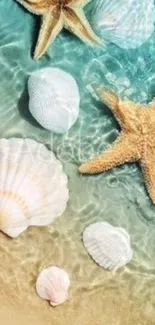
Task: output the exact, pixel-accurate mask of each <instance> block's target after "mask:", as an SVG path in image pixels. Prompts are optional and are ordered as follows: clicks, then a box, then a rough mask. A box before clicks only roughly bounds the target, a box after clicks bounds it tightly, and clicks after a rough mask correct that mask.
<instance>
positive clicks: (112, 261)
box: [83, 222, 133, 270]
mask: <svg viewBox="0 0 155 325" xmlns="http://www.w3.org/2000/svg"><path fill="white" fill-rule="evenodd" d="M83 242H84V246H85V248H86V249H87V251H88V253H89V254H90V255H91V257H92V258H93V259H94V260H95V262H96V263H97V264H99V265H100V266H102V267H103V268H105V269H109V270H112V269H117V268H120V267H122V266H124V265H125V264H127V263H129V261H130V260H131V259H132V256H133V251H132V249H131V247H130V236H129V234H128V233H127V231H126V230H125V229H123V228H117V227H113V226H112V225H110V224H108V223H107V222H97V223H95V224H92V225H90V226H89V227H87V228H86V229H85V231H84V233H83Z"/></svg>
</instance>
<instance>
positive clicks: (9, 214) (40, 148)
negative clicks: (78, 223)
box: [0, 139, 69, 237]
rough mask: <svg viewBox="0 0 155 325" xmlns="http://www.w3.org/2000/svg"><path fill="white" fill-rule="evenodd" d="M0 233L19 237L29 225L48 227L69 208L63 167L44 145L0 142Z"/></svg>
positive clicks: (29, 141) (31, 141)
mask: <svg viewBox="0 0 155 325" xmlns="http://www.w3.org/2000/svg"><path fill="white" fill-rule="evenodd" d="M0 157H1V159H0V230H2V231H3V232H4V233H6V234H7V235H8V236H10V237H17V236H18V235H19V234H20V233H21V232H23V231H24V230H26V229H27V228H28V227H29V226H45V225H48V224H50V223H51V222H52V221H53V220H54V219H55V218H56V217H57V216H60V215H61V214H62V213H63V212H64V210H65V208H66V205H67V201H68V197H69V195H68V188H67V177H66V175H65V174H64V172H63V168H62V164H61V163H60V161H58V160H57V159H56V157H55V156H54V154H53V153H52V152H50V151H49V150H48V149H47V148H46V147H45V146H44V145H43V144H41V143H37V142H35V141H33V140H30V139H10V140H6V139H1V140H0Z"/></svg>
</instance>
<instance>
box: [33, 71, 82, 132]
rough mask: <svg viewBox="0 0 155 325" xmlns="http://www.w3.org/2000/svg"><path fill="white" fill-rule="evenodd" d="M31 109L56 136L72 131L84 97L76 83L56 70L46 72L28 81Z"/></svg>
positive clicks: (65, 74) (35, 74) (34, 74)
mask: <svg viewBox="0 0 155 325" xmlns="http://www.w3.org/2000/svg"><path fill="white" fill-rule="evenodd" d="M28 90H29V97H30V99H29V109H30V112H31V114H32V115H33V117H34V118H35V119H36V120H37V121H38V123H39V124H40V125H42V126H43V127H44V128H45V129H47V130H50V131H53V132H55V133H64V132H66V131H68V130H69V129H70V128H71V127H72V125H73V124H74V123H75V121H76V120H77V118H78V115H79V104H80V95H79V90H78V86H77V83H76V81H75V79H74V78H73V77H72V76H71V75H70V74H69V73H67V72H65V71H63V70H60V69H56V68H44V69H41V70H38V71H36V72H34V73H32V74H31V76H30V78H29V81H28Z"/></svg>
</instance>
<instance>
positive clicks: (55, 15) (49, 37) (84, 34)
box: [16, 0, 101, 59]
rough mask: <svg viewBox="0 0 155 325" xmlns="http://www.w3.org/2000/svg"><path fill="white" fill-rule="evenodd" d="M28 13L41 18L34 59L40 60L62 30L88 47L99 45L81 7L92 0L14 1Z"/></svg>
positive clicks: (98, 40)
mask: <svg viewBox="0 0 155 325" xmlns="http://www.w3.org/2000/svg"><path fill="white" fill-rule="evenodd" d="M16 1H17V2H19V3H20V4H21V5H23V6H24V7H25V8H26V9H28V10H29V11H30V12H32V13H34V14H36V15H41V16H42V24H41V28H40V33H39V37H38V41H37V45H36V49H35V52H34V58H35V59H38V58H40V57H41V56H42V55H43V54H44V53H45V51H46V50H47V47H48V46H49V44H50V42H53V41H54V39H55V38H56V36H57V35H58V34H59V33H60V32H61V30H62V29H63V28H66V29H68V30H69V31H71V32H72V33H73V34H75V35H76V36H78V37H79V38H80V39H81V40H82V41H84V42H85V43H88V44H89V45H99V44H101V41H100V39H99V37H97V36H96V35H95V33H94V32H93V30H92V29H91V27H90V25H89V23H88V21H87V18H86V16H85V14H84V11H83V7H84V6H85V5H86V4H87V3H88V2H90V1H92V0H16Z"/></svg>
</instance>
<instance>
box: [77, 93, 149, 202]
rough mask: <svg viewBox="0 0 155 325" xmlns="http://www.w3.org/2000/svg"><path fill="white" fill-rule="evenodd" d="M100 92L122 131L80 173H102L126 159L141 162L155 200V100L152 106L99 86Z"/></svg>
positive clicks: (83, 166)
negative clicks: (121, 97)
mask: <svg viewBox="0 0 155 325" xmlns="http://www.w3.org/2000/svg"><path fill="white" fill-rule="evenodd" d="M97 94H98V96H99V98H100V99H101V101H103V102H104V103H105V104H106V105H107V106H108V107H109V108H110V109H111V111H112V112H113V114H114V116H115V118H116V119H117V121H118V123H119V124H120V126H121V132H120V135H119V137H118V138H117V139H116V141H115V142H114V144H113V145H112V146H111V147H110V148H109V149H107V150H106V151H105V152H104V153H103V154H101V155H100V156H99V157H97V158H95V159H93V160H91V161H89V162H86V163H84V164H82V165H81V166H80V168H79V170H80V172H81V173H84V174H95V173H101V172H104V171H106V170H109V169H111V168H113V167H115V166H118V165H121V164H124V163H126V162H136V161H138V162H139V163H140V165H141V167H142V171H143V174H144V179H145V182H146V186H147V189H148V192H149V195H150V198H151V199H152V201H153V203H155V101H154V100H153V101H152V102H151V103H149V104H148V105H140V104H136V103H134V102H131V101H128V100H125V101H122V100H120V99H119V98H118V97H117V96H116V95H115V94H114V93H113V92H111V91H109V90H107V89H105V88H100V89H98V90H97Z"/></svg>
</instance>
